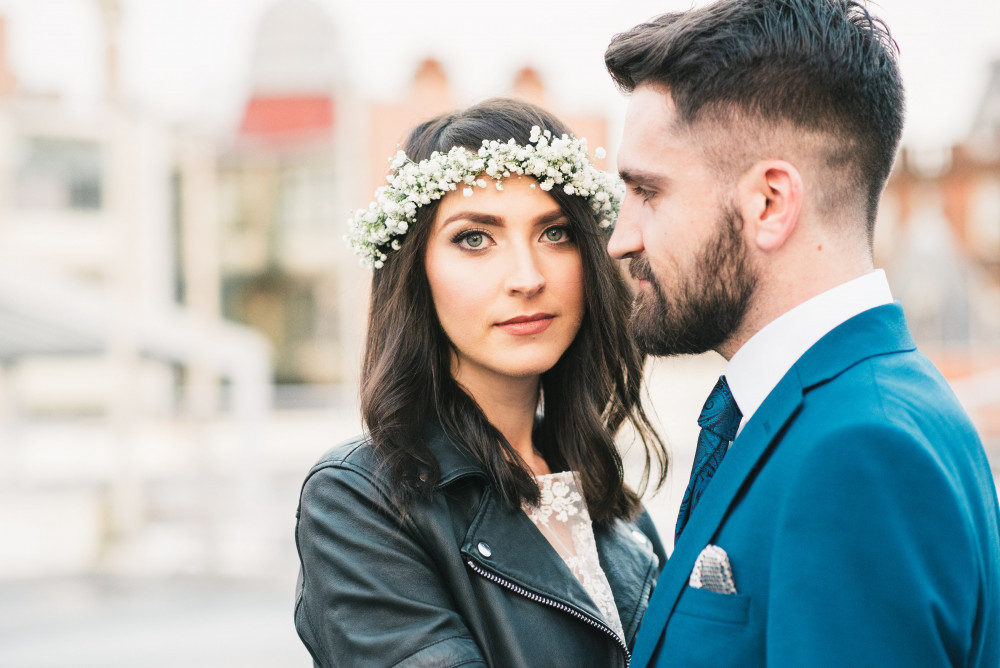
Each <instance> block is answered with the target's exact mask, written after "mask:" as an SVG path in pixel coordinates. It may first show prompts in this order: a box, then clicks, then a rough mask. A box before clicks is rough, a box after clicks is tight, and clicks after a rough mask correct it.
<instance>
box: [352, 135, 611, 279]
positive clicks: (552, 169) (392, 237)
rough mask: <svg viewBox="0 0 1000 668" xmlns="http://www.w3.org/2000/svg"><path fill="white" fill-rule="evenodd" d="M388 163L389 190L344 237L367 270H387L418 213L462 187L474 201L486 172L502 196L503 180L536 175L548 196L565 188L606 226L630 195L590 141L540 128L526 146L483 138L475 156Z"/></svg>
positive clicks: (458, 151)
mask: <svg viewBox="0 0 1000 668" xmlns="http://www.w3.org/2000/svg"><path fill="white" fill-rule="evenodd" d="M594 155H595V156H596V157H597V158H603V157H604V156H605V155H606V153H605V151H604V149H601V148H598V149H597V150H596V151H595V152H594ZM390 162H391V163H392V173H391V174H389V175H388V176H387V177H386V178H387V179H388V181H389V185H386V186H382V187H381V188H379V189H378V190H376V191H375V201H374V202H372V203H371V205H370V206H369V207H368V209H367V210H365V209H359V210H358V211H357V213H356V214H355V215H354V217H353V218H351V219H350V220H348V224H349V225H350V232H349V233H348V234H347V236H346V237H345V239H346V240H347V244H348V245H349V246H350V247H351V248H352V249H353V250H354V252H355V253H357V254H358V255H360V256H361V264H362V266H366V267H369V268H374V269H379V268H381V267H382V265H383V263H384V262H385V260H386V257H387V256H386V253H387V252H390V251H394V250H399V246H400V240H401V239H402V237H403V236H404V235H405V234H406V231H407V230H408V229H409V227H410V225H411V224H412V223H413V222H414V221H415V220H416V217H417V209H418V208H420V207H421V206H425V205H427V204H430V203H431V201H433V200H436V199H441V198H442V197H443V196H444V195H446V194H447V193H448V192H450V191H452V190H457V189H458V184H459V183H462V184H465V187H464V188H463V190H462V193H463V194H464V195H465V196H466V197H471V196H472V186H479V187H480V188H485V187H486V185H487V184H486V180H485V179H482V178H480V175H482V174H484V173H485V174H486V176H489V177H490V178H491V179H494V180H495V181H496V187H497V190H503V183H502V179H505V178H508V177H510V176H511V174H518V175H527V176H533V177H535V178H536V179H537V180H538V182H539V187H540V188H541V189H542V190H545V191H548V190H552V186H553V185H555V184H560V185H562V188H563V192H565V193H566V194H567V195H578V196H580V197H585V198H586V199H587V201H588V202H589V203H590V208H591V209H593V211H594V214H595V215H596V216H597V217H598V221H599V224H600V226H601V227H602V228H609V227H611V226H612V225H613V224H614V222H615V218H617V216H618V209H619V208H620V207H621V203H622V198H623V196H624V194H625V185H624V183H622V180H621V179H619V178H618V177H617V176H615V175H612V174H609V173H608V172H604V171H601V170H600V169H597V168H596V167H595V166H594V165H593V164H592V163H591V162H590V159H589V158H588V157H587V140H586V139H576V138H575V137H570V136H569V135H566V134H564V135H562V136H561V137H556V138H554V137H553V136H552V132H550V131H549V130H545V131H544V132H543V131H542V130H541V129H540V128H539V127H538V126H537V125H536V126H534V127H532V128H531V136H530V138H529V143H528V144H527V145H525V146H521V145H520V144H518V143H517V142H516V141H514V140H513V139H511V140H510V141H508V142H507V143H500V142H499V141H496V140H493V141H490V140H485V139H484V140H483V145H482V146H481V147H480V148H479V150H478V151H477V152H473V151H470V150H469V149H467V148H464V147H462V146H456V147H454V148H452V149H451V150H450V151H448V153H447V155H444V154H441V153H439V152H437V151H435V152H434V153H431V157H429V158H427V159H426V160H421V161H420V162H419V163H415V162H413V161H412V160H410V159H409V158H407V157H406V153H404V152H403V151H399V152H397V153H396V156H395V157H394V158H391V159H390ZM532 187H534V184H532Z"/></svg>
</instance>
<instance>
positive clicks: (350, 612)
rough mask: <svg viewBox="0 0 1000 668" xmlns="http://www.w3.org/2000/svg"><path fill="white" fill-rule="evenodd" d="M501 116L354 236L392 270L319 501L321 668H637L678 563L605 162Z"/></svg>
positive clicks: (538, 117) (405, 167) (483, 113)
mask: <svg viewBox="0 0 1000 668" xmlns="http://www.w3.org/2000/svg"><path fill="white" fill-rule="evenodd" d="M567 135H568V131H567V129H566V128H565V127H564V126H563V125H562V124H561V123H560V122H559V121H558V120H556V119H555V118H553V117H552V116H551V115H549V114H548V113H547V112H545V111H543V110H542V109H540V108H538V107H535V106H533V105H529V104H525V103H521V102H515V101H512V100H491V101H488V102H484V103H482V104H480V105H477V106H474V107H472V108H470V109H467V110H465V111H464V112H459V113H455V114H450V115H445V116H441V117H439V118H437V119H434V120H432V121H429V122H427V123H424V124H423V125H420V126H419V127H417V128H416V129H415V130H414V131H413V132H412V134H411V135H410V137H409V139H408V141H407V144H406V147H405V152H401V153H400V154H397V157H396V160H395V161H394V162H393V171H394V174H393V175H392V176H391V177H390V178H391V181H390V185H388V186H385V187H384V188H381V189H380V190H379V192H377V193H376V194H377V198H378V202H376V203H373V205H372V207H371V208H370V209H369V210H368V211H359V212H358V215H357V216H356V217H355V219H354V220H353V221H352V234H351V235H350V236H349V241H350V243H351V245H352V246H353V247H354V248H355V249H356V250H357V251H358V252H359V253H360V254H361V255H362V257H363V261H364V262H365V263H366V264H368V265H369V266H372V267H373V268H374V278H373V282H372V293H371V311H370V313H371V314H370V318H369V323H368V338H367V342H366V350H365V359H364V365H363V372H362V379H361V410H362V416H363V419H364V423H365V426H366V428H367V434H366V435H365V436H363V437H359V438H358V439H355V440H353V441H351V442H348V443H345V444H343V445H341V446H338V447H336V448H334V449H333V450H331V451H330V452H329V453H327V455H326V456H325V457H324V458H323V459H322V460H321V461H320V462H319V463H318V464H317V465H316V466H315V467H313V469H312V470H311V471H310V473H309V475H308V477H307V479H306V481H305V483H304V485H303V489H302V496H301V500H300V505H299V520H298V525H297V528H296V540H297V543H298V548H299V555H300V559H301V566H302V568H301V574H300V587H299V594H298V601H297V603H296V610H295V623H296V628H297V630H298V632H299V635H300V637H301V638H302V640H303V642H304V643H305V644H306V646H307V647H308V649H309V651H310V653H311V654H312V656H313V658H314V660H315V662H316V663H317V664H318V665H322V666H337V665H344V666H459V665H461V666H472V665H488V666H503V667H513V666H584V665H601V666H615V665H627V663H628V659H629V651H628V645H629V644H630V643H631V642H632V640H633V638H634V635H635V631H636V629H637V627H638V624H639V620H640V618H641V616H642V612H643V611H644V610H645V607H646V602H647V600H648V597H649V594H650V591H651V588H652V585H653V582H654V580H655V577H656V575H657V573H658V572H659V564H660V563H662V562H663V561H664V560H665V557H664V553H663V549H662V546H661V544H660V541H659V538H658V537H657V535H656V531H655V529H654V528H653V525H652V523H651V522H650V520H649V517H648V515H646V513H645V511H643V510H642V508H641V505H640V502H639V498H638V496H637V495H636V493H635V492H633V491H632V490H630V489H629V488H628V487H627V486H625V485H624V483H623V481H622V464H621V459H620V457H619V455H618V452H617V450H616V448H615V445H614V440H613V438H614V435H615V433H616V432H617V430H618V428H619V427H620V426H621V425H622V423H623V422H625V421H629V422H631V424H632V425H633V427H634V428H635V431H636V433H637V434H638V436H639V439H640V440H641V442H642V444H643V445H644V446H645V449H646V471H645V474H644V476H643V480H644V481H645V479H646V478H647V477H648V473H649V469H650V463H651V459H656V460H657V463H658V465H659V470H660V476H659V482H662V479H663V471H664V469H665V464H666V456H665V453H664V451H663V446H662V444H661V443H660V441H659V440H658V439H657V438H656V436H655V434H654V433H653V431H652V429H651V428H650V426H649V422H648V420H647V419H646V416H645V415H644V414H643V412H642V408H641V406H640V404H639V385H640V378H641V368H642V367H641V365H642V359H641V357H640V355H639V354H638V353H637V352H636V349H635V348H634V347H633V346H632V343H631V342H630V340H629V338H628V336H627V329H626V321H627V317H628V309H629V304H630V296H629V293H628V290H627V287H626V285H625V284H624V283H623V281H622V279H621V276H620V274H619V273H618V272H617V270H616V267H615V266H614V264H613V263H612V261H611V260H610V259H609V258H608V256H607V253H606V252H605V249H604V245H605V241H606V233H605V231H604V229H602V224H603V225H604V227H607V226H608V225H609V224H610V222H611V221H612V220H613V217H614V215H615V213H616V211H617V205H618V203H620V201H621V194H620V191H619V189H618V183H619V182H618V181H617V180H615V179H613V178H611V177H610V176H609V175H607V174H605V173H604V172H600V171H599V170H597V169H595V168H594V167H593V166H592V165H591V164H590V162H589V159H588V157H587V154H586V143H585V142H582V141H577V140H575V139H572V138H570V137H568V136H567Z"/></svg>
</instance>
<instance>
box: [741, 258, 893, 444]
mask: <svg viewBox="0 0 1000 668" xmlns="http://www.w3.org/2000/svg"><path fill="white" fill-rule="evenodd" d="M891 302H892V294H891V293H890V292H889V282H888V281H887V280H886V278H885V272H884V271H882V270H881V269H876V270H875V271H872V272H870V273H868V274H865V275H864V276H860V277H858V278H855V279H853V280H850V281H848V282H846V283H842V284H840V285H838V286H836V287H834V288H830V289H829V290H827V291H826V292H823V293H821V294H818V295H816V296H815V297H813V298H811V299H809V300H807V301H804V302H802V303H801V304H799V305H798V306H796V307H795V308H793V309H792V310H790V311H788V312H786V313H783V314H782V315H780V316H778V317H777V318H776V319H774V320H773V321H771V322H770V323H768V324H767V325H765V326H764V327H763V328H762V329H761V330H760V331H759V332H757V333H756V334H754V335H753V336H751V337H750V339H749V340H747V342H746V343H744V344H743V347H742V348H740V349H739V350H737V351H736V354H735V355H733V357H732V359H731V360H729V365H728V366H727V367H726V381H727V382H728V383H729V389H730V391H731V392H732V393H733V399H735V400H736V405H737V406H739V408H740V412H742V413H743V419H742V420H741V421H740V430H742V429H743V427H744V425H746V423H747V421H749V420H750V418H751V417H752V416H753V414H754V413H755V412H756V411H757V409H758V408H760V405H761V404H762V403H764V400H765V399H766V398H767V395H768V394H770V393H771V390H773V389H774V388H775V386H776V385H777V384H778V381H780V380H781V379H782V378H783V377H784V375H785V374H786V373H788V370H789V369H791V368H792V365H794V364H795V363H796V362H797V361H798V359H799V358H800V357H802V355H803V353H805V352H806V351H807V350H809V348H811V347H812V346H813V344H815V343H816V342H817V341H819V340H820V339H821V338H823V337H824V336H825V335H826V334H827V333H829V332H830V331H831V330H832V329H834V328H835V327H837V326H838V325H840V324H842V323H844V322H846V321H847V320H849V319H851V318H853V317H854V316H856V315H858V314H859V313H861V312H862V311H867V310H868V309H872V308H875V307H876V306H883V305H885V304H889V303H891Z"/></svg>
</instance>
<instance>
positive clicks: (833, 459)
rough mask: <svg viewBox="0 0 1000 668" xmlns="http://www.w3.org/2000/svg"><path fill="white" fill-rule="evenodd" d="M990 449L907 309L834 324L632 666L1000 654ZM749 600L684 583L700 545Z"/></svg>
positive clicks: (673, 587) (953, 659)
mask: <svg viewBox="0 0 1000 668" xmlns="http://www.w3.org/2000/svg"><path fill="white" fill-rule="evenodd" d="M998 515H1000V511H998V508H997V495H996V486H995V484H994V481H993V477H992V475H991V472H990V467H989V464H988V463H987V461H986V456H985V453H984V452H983V447H982V443H981V442H980V440H979V437H978V436H977V434H976V432H975V429H974V428H973V426H972V424H971V423H970V421H969V419H968V417H967V416H966V414H965V413H964V412H963V410H962V408H961V407H960V406H959V404H958V401H957V400H956V398H955V396H954V394H953V393H952V392H951V390H950V389H949V387H948V385H947V384H946V383H945V381H944V379H943V378H942V377H941V375H940V374H939V373H938V372H937V370H936V369H935V368H934V367H933V366H932V365H931V363H930V362H929V361H928V360H927V358H925V357H924V356H923V355H921V354H920V353H919V352H917V350H916V346H915V345H914V343H913V340H912V339H911V337H910V334H909V331H908V330H907V327H906V322H905V320H904V318H903V312H902V309H900V308H899V306H898V305H896V304H891V305H887V306H882V307H879V308H875V309H872V310H870V311H866V312H864V313H862V314H860V315H858V316H856V317H854V318H852V319H850V320H849V321H847V322H846V323H844V324H843V325H841V326H840V327H838V328H836V329H835V330H833V331H832V332H830V333H829V334H827V335H826V336H825V337H824V338H823V339H821V340H820V341H819V342H818V343H816V345H814V346H813V347H812V348H811V349H809V351H807V352H806V353H805V354H804V355H803V356H802V358H801V359H800V360H799V361H798V362H797V363H796V364H795V366H793V367H792V368H791V369H790V370H789V372H788V373H787V374H786V375H785V377H784V378H783V379H782V380H781V382H779V383H778V385H777V386H776V387H775V388H774V390H773V391H772V392H771V394H770V395H768V397H767V399H766V400H765V401H764V403H763V404H762V405H761V407H760V408H759V409H758V410H757V412H756V413H754V415H753V416H752V418H751V419H750V420H749V422H747V424H746V425H745V426H744V429H743V431H742V432H740V434H739V436H737V438H736V441H735V442H734V443H733V445H732V448H731V449H730V451H729V453H728V454H727V455H726V458H725V459H724V460H723V462H722V465H721V466H720V467H719V469H718V471H717V472H716V474H715V477H714V478H713V479H712V482H711V484H710V485H709V486H708V488H707V489H706V490H705V493H704V496H702V498H701V500H700V501H699V504H698V505H697V506H696V507H695V510H694V512H693V514H692V515H691V518H690V520H689V522H688V524H687V527H686V528H685V529H684V532H683V533H682V534H681V537H680V540H679V541H678V543H677V545H676V547H675V549H674V553H673V555H672V556H671V558H670V560H669V561H668V562H667V564H666V567H665V568H664V571H663V573H662V574H661V575H660V579H659V583H658V584H657V587H656V590H655V591H654V593H653V597H652V600H651V602H650V606H649V608H648V610H647V611H646V616H645V618H644V619H643V622H642V627H641V628H640V630H639V634H638V636H637V639H636V643H635V648H634V651H633V664H632V665H633V666H635V667H636V668H641V667H642V666H645V665H647V664H649V665H656V666H684V667H687V666H712V667H713V668H717V667H718V666H740V667H744V666H765V665H766V666H810V667H811V668H813V667H817V666H838V667H841V666H907V667H912V666H991V667H995V666H997V665H1000V536H998V534H1000V529H998ZM709 544H715V545H718V546H720V547H721V548H723V549H724V550H725V551H726V552H727V553H728V555H729V559H730V563H731V565H732V570H733V577H734V580H735V584H736V588H737V590H738V593H737V594H734V595H727V594H721V593H715V592H712V591H708V590H705V589H695V588H692V587H690V586H688V577H689V575H690V573H691V568H692V566H693V565H694V562H695V559H696V558H697V556H698V554H699V553H700V552H701V550H702V549H704V548H705V546H706V545H709Z"/></svg>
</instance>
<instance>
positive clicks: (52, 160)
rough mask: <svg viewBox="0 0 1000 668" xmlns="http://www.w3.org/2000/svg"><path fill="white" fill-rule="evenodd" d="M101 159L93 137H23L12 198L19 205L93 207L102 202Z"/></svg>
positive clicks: (95, 208) (99, 146)
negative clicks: (85, 138) (84, 138)
mask: <svg viewBox="0 0 1000 668" xmlns="http://www.w3.org/2000/svg"><path fill="white" fill-rule="evenodd" d="M101 163H102V155H101V145H100V144H99V143H97V142H95V141H86V140H75V139H51V138H43V137H25V138H24V139H23V140H22V142H21V146H20V151H19V159H18V163H17V172H16V176H15V188H14V201H15V203H16V205H17V206H18V207H20V208H22V209H71V210H78V211H96V210H98V209H100V208H101V203H102V179H101V171H102V170H101V166H102V165H101Z"/></svg>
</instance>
